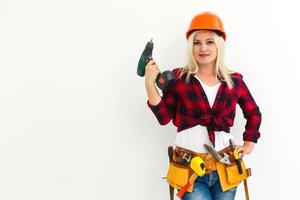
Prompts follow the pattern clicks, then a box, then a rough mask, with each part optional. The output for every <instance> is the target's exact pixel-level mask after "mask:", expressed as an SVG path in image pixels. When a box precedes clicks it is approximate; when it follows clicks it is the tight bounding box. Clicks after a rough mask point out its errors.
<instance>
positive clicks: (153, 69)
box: [145, 60, 160, 88]
mask: <svg viewBox="0 0 300 200" xmlns="http://www.w3.org/2000/svg"><path fill="white" fill-rule="evenodd" d="M159 73H160V70H159V68H158V66H157V64H156V62H155V61H154V60H150V61H149V62H148V64H147V65H146V67H145V86H146V88H147V87H149V86H150V87H151V86H154V84H155V81H156V79H157V76H158V74H159Z"/></svg>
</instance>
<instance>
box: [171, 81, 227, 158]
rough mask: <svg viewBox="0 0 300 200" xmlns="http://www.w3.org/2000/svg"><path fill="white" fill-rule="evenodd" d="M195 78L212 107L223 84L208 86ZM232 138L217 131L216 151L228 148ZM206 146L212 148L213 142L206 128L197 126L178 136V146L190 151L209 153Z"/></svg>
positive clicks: (176, 141) (176, 142) (181, 132)
mask: <svg viewBox="0 0 300 200" xmlns="http://www.w3.org/2000/svg"><path fill="white" fill-rule="evenodd" d="M194 77H195V78H197V79H198V81H199V82H200V84H201V86H202V88H203V90H204V92H205V94H206V96H207V99H208V102H209V105H210V107H212V106H213V103H214V101H215V98H216V95H217V92H218V90H219V87H220V85H221V83H220V82H218V83H217V84H216V85H213V86H208V85H206V84H205V83H204V82H203V81H201V80H200V79H199V78H198V77H197V76H194ZM231 138H232V134H231V133H226V132H224V131H215V149H216V150H217V151H219V150H221V149H224V148H225V147H227V146H228V145H229V139H231ZM204 144H209V145H211V146H212V144H211V141H210V140H209V137H208V131H207V128H206V127H205V126H202V125H197V126H194V127H192V128H189V129H185V130H183V131H180V132H179V133H177V134H176V138H175V145H176V146H179V147H182V148H185V149H189V150H191V151H194V152H197V153H207V150H206V149H205V148H204Z"/></svg>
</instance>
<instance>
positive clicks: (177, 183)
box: [166, 148, 194, 192]
mask: <svg viewBox="0 0 300 200" xmlns="http://www.w3.org/2000/svg"><path fill="white" fill-rule="evenodd" d="M171 157H172V158H171V161H170V164H169V169H168V173H167V177H166V178H167V181H168V183H169V184H170V185H171V186H172V187H173V188H176V189H180V188H182V187H183V186H185V185H186V184H187V183H188V181H189V178H190V177H191V175H192V174H193V170H192V169H191V168H190V167H189V164H188V163H189V161H190V160H191V159H192V157H193V153H192V152H191V151H188V150H183V149H180V148H175V149H174V150H173V152H172V156H171ZM193 187H194V185H193V184H192V185H191V187H190V188H189V189H188V192H192V191H193Z"/></svg>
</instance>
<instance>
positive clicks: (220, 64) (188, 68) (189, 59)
mask: <svg viewBox="0 0 300 200" xmlns="http://www.w3.org/2000/svg"><path fill="white" fill-rule="evenodd" d="M197 33H198V31H194V32H193V33H191V35H190V36H189V38H188V43H187V56H186V63H185V65H184V67H183V70H182V72H181V76H182V75H183V74H186V73H187V76H186V82H187V83H188V82H189V81H190V76H191V75H192V74H196V73H197V72H198V64H197V62H196V60H195V58H194V54H193V45H194V37H195V35H196V34H197ZM213 33H214V41H215V44H216V46H217V49H218V53H217V59H216V63H215V69H214V71H215V73H216V75H217V77H219V78H220V79H221V80H223V81H225V82H226V83H227V85H228V87H229V88H230V89H231V88H232V87H233V85H234V84H233V81H232V79H231V75H230V74H231V73H233V71H232V70H230V69H228V68H227V67H226V65H225V59H224V58H225V41H224V39H223V38H222V37H220V36H218V35H217V34H216V33H215V32H213Z"/></svg>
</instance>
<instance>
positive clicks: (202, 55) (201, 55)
mask: <svg viewBox="0 0 300 200" xmlns="http://www.w3.org/2000/svg"><path fill="white" fill-rule="evenodd" d="M199 56H200V57H205V56H209V54H200V55H199Z"/></svg>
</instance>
